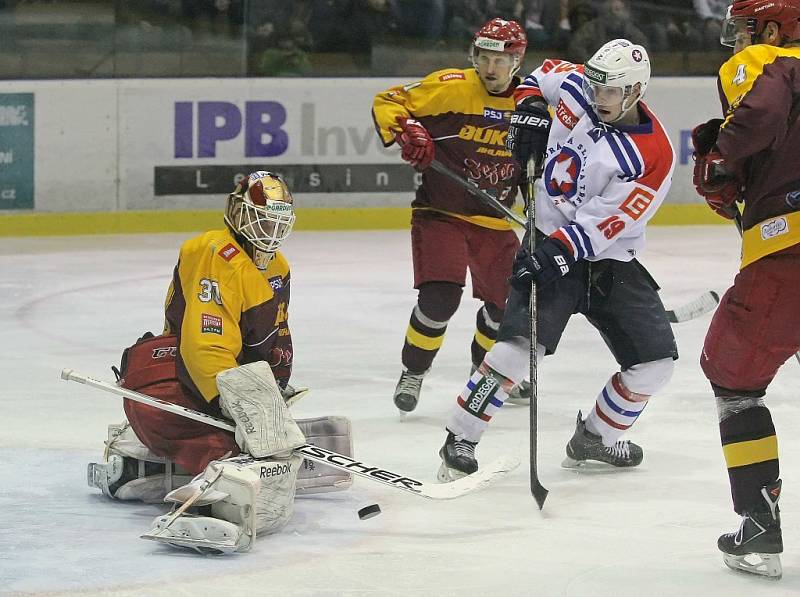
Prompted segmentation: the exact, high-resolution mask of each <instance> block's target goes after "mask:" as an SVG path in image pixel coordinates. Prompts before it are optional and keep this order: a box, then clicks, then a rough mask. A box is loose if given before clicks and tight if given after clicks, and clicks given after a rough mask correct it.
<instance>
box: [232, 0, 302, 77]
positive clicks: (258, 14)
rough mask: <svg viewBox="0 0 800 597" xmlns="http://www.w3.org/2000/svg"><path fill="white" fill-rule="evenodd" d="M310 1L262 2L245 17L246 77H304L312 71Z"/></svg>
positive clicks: (270, 0) (267, 0)
mask: <svg viewBox="0 0 800 597" xmlns="http://www.w3.org/2000/svg"><path fill="white" fill-rule="evenodd" d="M310 12H311V6H310V2H309V0H295V1H294V2H286V1H285V0H262V1H260V2H253V3H251V4H250V6H249V11H248V13H247V17H248V18H247V49H248V57H247V58H248V70H247V72H248V74H249V75H263V76H273V77H275V76H286V75H303V74H307V73H308V72H310V70H311V65H310V63H309V60H308V52H309V51H310V50H311V47H312V43H313V42H312V39H311V33H310V32H309V30H308V26H307V23H308V19H309V16H310Z"/></svg>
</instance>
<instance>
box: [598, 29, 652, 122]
mask: <svg viewBox="0 0 800 597" xmlns="http://www.w3.org/2000/svg"><path fill="white" fill-rule="evenodd" d="M583 74H584V80H583V90H584V93H585V94H586V97H587V98H588V100H589V103H590V104H591V106H592V108H593V109H596V108H597V107H598V106H601V107H606V106H611V105H616V104H618V103H621V104H622V113H621V114H620V116H619V118H622V116H624V115H625V114H626V113H627V112H628V111H629V110H630V109H631V108H633V107H634V106H635V105H636V103H637V102H638V101H639V100H640V99H642V98H643V97H644V94H645V91H646V90H647V84H648V83H649V82H650V57H649V56H648V55H647V50H645V49H644V47H643V46H640V45H637V44H634V43H632V42H630V41H628V40H627V39H615V40H612V41H610V42H608V43H607V44H605V45H604V46H603V47H602V48H600V49H599V50H598V51H597V52H596V53H595V54H594V56H592V57H591V58H589V60H587V61H586V64H585V65H584V72H583ZM637 83H638V84H639V86H640V90H639V93H638V94H636V93H634V88H635V87H636V84H637Z"/></svg>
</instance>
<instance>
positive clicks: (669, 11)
mask: <svg viewBox="0 0 800 597" xmlns="http://www.w3.org/2000/svg"><path fill="white" fill-rule="evenodd" d="M725 1H726V2H728V1H729V0H725ZM692 2H693V0H660V2H658V3H655V2H640V3H636V4H634V5H632V12H633V17H634V19H633V20H634V22H635V23H637V24H639V25H640V26H641V28H642V30H643V31H644V33H645V35H646V36H647V38H648V40H649V42H650V45H649V46H648V49H649V50H652V51H654V52H666V51H669V50H676V51H686V50H699V49H700V47H701V45H702V44H701V40H700V37H701V33H700V29H699V28H698V26H697V19H696V17H695V11H694V7H693V6H692Z"/></svg>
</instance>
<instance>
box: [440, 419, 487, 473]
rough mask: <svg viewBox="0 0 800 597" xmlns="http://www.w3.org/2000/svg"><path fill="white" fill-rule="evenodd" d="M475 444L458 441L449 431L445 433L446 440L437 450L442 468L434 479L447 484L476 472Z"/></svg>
mask: <svg viewBox="0 0 800 597" xmlns="http://www.w3.org/2000/svg"><path fill="white" fill-rule="evenodd" d="M477 445H478V443H477V442H470V441H467V440H465V439H459V438H458V437H456V435H455V434H453V433H452V432H451V431H448V432H447V439H446V440H445V442H444V445H443V446H442V449H441V450H439V456H441V457H442V466H440V467H439V473H438V474H437V475H436V478H437V479H439V481H441V482H442V483H449V482H450V481H455V480H456V479H461V478H462V477H466V476H467V475H471V474H472V473H474V472H475V471H477V470H478V461H477V460H475V446H477Z"/></svg>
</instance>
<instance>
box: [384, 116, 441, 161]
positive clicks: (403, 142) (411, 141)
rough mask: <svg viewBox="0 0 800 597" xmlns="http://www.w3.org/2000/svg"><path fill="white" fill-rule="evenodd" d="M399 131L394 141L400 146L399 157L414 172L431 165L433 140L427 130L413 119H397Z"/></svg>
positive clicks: (396, 132)
mask: <svg viewBox="0 0 800 597" xmlns="http://www.w3.org/2000/svg"><path fill="white" fill-rule="evenodd" d="M397 124H399V125H400V130H399V131H394V140H395V141H397V144H398V145H400V149H401V152H400V156H401V157H402V158H403V159H404V160H405V161H406V162H408V163H409V164H411V165H412V166H413V167H414V169H415V170H417V171H418V172H422V171H423V170H425V169H426V168H427V167H428V166H430V165H431V162H432V161H433V156H434V147H433V139H432V138H431V135H430V133H428V130H427V129H426V128H425V127H424V126H422V124H420V122H419V121H418V120H414V119H413V118H398V119H397Z"/></svg>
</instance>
